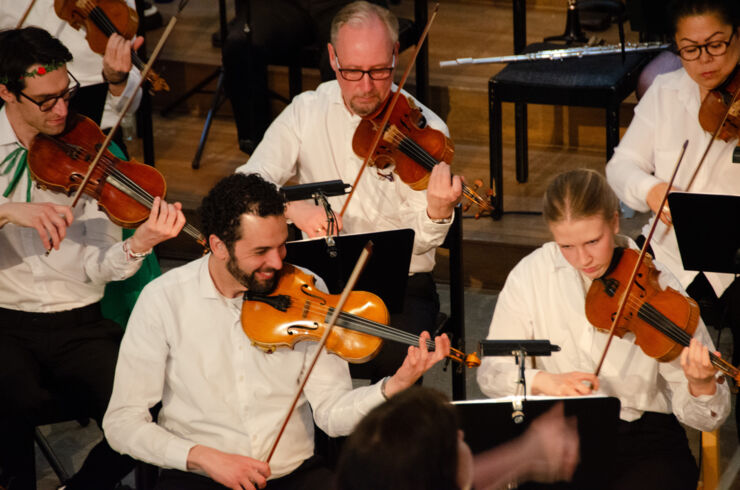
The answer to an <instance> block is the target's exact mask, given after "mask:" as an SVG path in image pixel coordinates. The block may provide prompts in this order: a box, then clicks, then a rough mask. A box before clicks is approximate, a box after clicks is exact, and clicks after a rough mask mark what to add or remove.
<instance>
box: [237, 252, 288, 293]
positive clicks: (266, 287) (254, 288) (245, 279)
mask: <svg viewBox="0 0 740 490" xmlns="http://www.w3.org/2000/svg"><path fill="white" fill-rule="evenodd" d="M226 269H227V270H228V271H229V273H231V275H232V276H233V277H234V279H236V280H237V281H238V282H239V284H241V285H242V286H244V287H246V288H247V289H248V290H249V291H250V292H252V293H256V294H269V293H271V292H272V291H274V290H275V286H276V285H277V281H278V279H279V277H280V276H279V274H277V272H278V271H277V269H273V268H267V269H263V270H261V271H260V270H259V269H258V270H256V271H253V272H252V273H250V274H248V273H246V272H244V271H243V270H242V269H241V268H240V267H239V264H237V263H236V259H235V258H234V256H233V255H231V253H229V261H228V262H226ZM258 271H259V272H275V274H274V275H273V276H272V277H271V278H270V279H268V280H267V281H260V280H259V279H257V277H256V276H255V274H256V273H257V272H258Z"/></svg>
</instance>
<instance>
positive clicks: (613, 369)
mask: <svg viewBox="0 0 740 490" xmlns="http://www.w3.org/2000/svg"><path fill="white" fill-rule="evenodd" d="M619 239H620V240H619V241H622V237H619ZM622 243H626V242H622ZM630 245H631V246H634V244H633V243H630ZM656 266H657V267H658V269H659V270H662V272H661V274H660V279H659V281H660V284H661V286H663V287H665V286H671V287H673V288H675V289H678V290H680V289H681V288H680V285H679V284H678V282H677V281H676V279H675V277H673V276H672V275H671V274H670V273H668V272H666V271H665V269H664V268H663V267H662V266H660V264H656ZM585 287H586V285H585V283H584V281H583V279H582V276H581V274H580V273H579V272H578V271H577V270H576V269H574V268H573V267H572V266H571V265H570V264H569V263H568V262H567V261H566V260H565V258H564V257H563V255H562V254H561V253H560V249H559V247H558V246H557V244H556V243H554V242H549V243H546V244H545V245H544V246H542V247H541V248H539V249H537V250H535V251H534V252H532V253H531V254H530V255H528V256H527V257H525V258H524V259H522V261H521V262H519V264H517V265H516V267H514V269H513V270H512V271H511V273H510V274H509V277H508V278H507V279H506V284H505V285H504V289H503V290H502V291H501V294H499V296H498V300H497V302H496V310H495V311H494V313H493V319H492V320H491V327H490V330H489V333H488V338H489V339H496V340H505V339H547V340H550V342H552V343H553V344H555V345H558V346H560V349H561V350H560V351H559V352H553V353H552V355H551V356H549V357H548V356H543V357H538V358H537V359H536V363H537V368H538V369H534V368H532V367H531V366H530V367H528V368H527V369H526V370H525V378H526V383H527V392H528V394H531V387H532V382H533V379H534V376H535V375H536V374H537V373H538V372H539V371H540V370H542V371H546V372H549V373H568V372H572V371H581V372H586V373H593V372H594V371H595V369H596V365H597V363H598V362H599V359H600V358H601V354H602V352H603V350H604V345H605V344H606V340H607V337H608V336H607V334H606V333H603V332H600V331H597V330H596V329H595V328H594V327H593V326H592V325H591V324H590V323H589V322H588V320H587V319H586V314H585V296H586V290H585ZM628 336H630V337H632V338H631V339H628V338H627V337H628ZM694 336H695V337H696V338H698V339H699V340H701V341H702V342H703V343H704V345H707V346H708V347H709V348H710V350H713V349H714V347H713V345H712V341H711V339H710V338H709V334H708V333H707V330H706V328H705V326H704V324H703V323H702V322H701V320H699V325H698V327H697V329H696V332H695V335H694ZM633 341H634V336H633V335H632V334H631V333H630V334H628V335H626V336H625V338H623V339H622V338H619V337H616V336H615V337H614V339H613V340H612V344H611V346H610V347H609V351H608V353H607V355H606V359H605V361H604V365H603V366H602V369H601V372H600V374H599V383H600V386H599V390H598V392H597V393H598V394H602V395H607V396H616V397H617V398H619V400H620V402H621V406H622V408H621V413H620V417H621V418H622V419H623V420H626V421H632V420H636V419H638V418H639V417H640V416H642V413H643V412H645V411H652V412H659V413H671V412H673V413H674V414H675V415H676V417H678V420H679V421H681V422H683V423H684V424H686V425H690V426H692V427H695V428H697V429H699V430H705V431H710V430H713V429H715V428H717V427H719V425H720V424H721V423H722V422H723V421H724V419H725V417H727V414H728V413H729V411H730V397H729V390H728V388H727V383H723V384H717V392H716V393H715V394H714V395H701V396H698V397H695V396H692V395H691V394H690V393H689V390H688V381H687V380H686V376H685V375H684V373H683V369H682V368H681V364H680V359H679V358H676V359H675V360H673V361H671V362H662V363H659V362H658V361H656V360H655V359H653V358H651V357H648V356H647V355H645V354H644V353H643V352H642V350H641V349H640V347H638V346H637V345H635V344H634V343H633ZM517 380H518V367H517V366H516V364H515V362H514V359H513V358H509V357H487V358H485V359H483V362H482V364H481V366H480V368H478V384H479V385H480V387H481V390H483V392H484V393H485V394H487V395H488V396H492V397H500V396H507V395H513V394H515V392H516V387H517V384H516V382H517Z"/></svg>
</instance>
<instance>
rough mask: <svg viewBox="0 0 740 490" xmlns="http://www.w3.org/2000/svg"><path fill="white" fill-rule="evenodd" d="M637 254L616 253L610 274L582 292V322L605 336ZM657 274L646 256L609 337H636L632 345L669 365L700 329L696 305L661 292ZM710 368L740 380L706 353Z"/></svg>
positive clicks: (738, 373)
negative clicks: (583, 311) (712, 367)
mask: <svg viewBox="0 0 740 490" xmlns="http://www.w3.org/2000/svg"><path fill="white" fill-rule="evenodd" d="M638 258H639V254H638V253H637V252H636V251H635V250H632V249H622V248H617V249H615V250H614V258H613V259H612V266H611V267H610V270H609V271H607V273H606V274H604V276H603V277H600V278H598V279H595V280H594V281H593V283H592V284H591V287H590V288H589V290H588V292H587V293H586V318H588V321H589V322H591V324H592V325H593V326H594V327H595V328H596V329H598V330H602V331H609V330H610V327H611V324H612V321H613V319H614V317H615V316H616V312H617V311H618V309H619V302H620V301H621V299H622V297H623V296H624V293H625V288H626V285H627V283H628V280H629V277H630V276H631V274H632V270H633V269H634V268H635V265H636V264H637V260H638ZM659 275H660V271H658V270H657V269H656V268H655V266H654V265H653V262H652V260H651V259H650V256H649V255H646V256H645V259H644V260H643V261H642V263H640V265H639V267H638V269H637V275H636V278H635V283H634V285H633V287H632V288H631V289H630V297H629V298H628V299H627V305H626V306H625V308H624V311H623V313H622V315H621V318H619V319H618V320H617V323H616V327H615V329H614V335H617V336H618V337H623V336H624V335H625V334H626V333H627V332H632V333H633V334H634V335H635V344H636V345H638V346H639V347H640V348H641V349H642V351H643V352H644V353H645V354H646V355H648V356H650V357H653V358H655V359H657V360H658V361H660V362H670V361H672V360H674V359H675V358H676V357H678V355H679V354H680V353H681V351H682V350H683V348H684V347H688V346H689V343H690V342H691V339H692V337H693V336H694V332H695V331H696V327H697V325H698V324H699V316H700V313H699V306H698V305H697V304H696V301H694V300H693V299H691V298H689V297H687V296H684V295H683V294H681V293H680V292H678V291H676V290H675V289H673V288H670V287H668V288H666V289H663V288H662V287H661V286H660V284H659V282H658V277H659ZM709 360H710V361H711V363H712V365H713V366H714V367H715V368H717V369H719V370H720V371H722V372H723V373H724V374H726V375H727V376H729V377H731V378H733V379H734V380H735V381H740V369H737V368H736V367H734V366H733V365H732V364H730V363H729V362H727V361H725V360H724V359H722V358H721V357H719V356H717V355H715V354H714V353H712V352H710V353H709Z"/></svg>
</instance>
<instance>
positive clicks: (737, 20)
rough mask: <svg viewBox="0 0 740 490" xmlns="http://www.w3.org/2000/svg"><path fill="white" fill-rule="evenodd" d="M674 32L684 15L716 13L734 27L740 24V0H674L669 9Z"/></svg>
mask: <svg viewBox="0 0 740 490" xmlns="http://www.w3.org/2000/svg"><path fill="white" fill-rule="evenodd" d="M669 13H670V19H671V28H672V29H673V30H672V33H673V34H674V35H675V33H676V27H677V26H678V22H679V21H680V20H681V19H683V18H684V17H689V16H694V15H705V14H715V15H716V16H717V17H718V18H719V19H720V20H721V21H722V22H724V23H725V24H729V25H731V26H732V28H733V29H737V28H738V26H740V2H738V1H737V0H674V1H673V3H672V4H671V5H670V9H669Z"/></svg>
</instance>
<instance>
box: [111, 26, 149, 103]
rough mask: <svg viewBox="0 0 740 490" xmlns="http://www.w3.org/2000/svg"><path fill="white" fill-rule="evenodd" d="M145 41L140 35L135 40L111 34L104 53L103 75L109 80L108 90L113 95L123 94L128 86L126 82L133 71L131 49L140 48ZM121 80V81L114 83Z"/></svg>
mask: <svg viewBox="0 0 740 490" xmlns="http://www.w3.org/2000/svg"><path fill="white" fill-rule="evenodd" d="M143 42H144V38H143V37H138V38H136V40H134V41H133V42H131V41H127V40H126V39H124V38H123V36H121V35H119V34H111V36H110V37H109V38H108V44H106V45H105V53H104V54H103V76H104V77H105V79H106V80H108V81H109V85H108V90H110V92H111V94H113V95H121V94H122V93H123V89H124V88H126V84H125V83H124V82H125V80H126V78H127V75H128V73H129V72H130V71H131V50H132V49H134V50H136V49H139V47H141V44H142V43H143ZM119 80H121V83H114V82H117V81H119Z"/></svg>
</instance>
